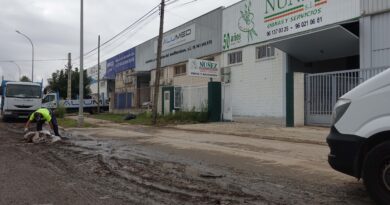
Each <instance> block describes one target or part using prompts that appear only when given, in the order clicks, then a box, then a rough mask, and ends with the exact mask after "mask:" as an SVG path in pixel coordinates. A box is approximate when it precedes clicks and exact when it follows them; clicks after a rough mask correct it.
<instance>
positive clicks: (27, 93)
mask: <svg viewBox="0 0 390 205" xmlns="http://www.w3.org/2000/svg"><path fill="white" fill-rule="evenodd" d="M41 93H42V92H41V86H36V85H18V84H8V85H7V87H6V93H5V95H6V96H7V97H10V98H41Z"/></svg>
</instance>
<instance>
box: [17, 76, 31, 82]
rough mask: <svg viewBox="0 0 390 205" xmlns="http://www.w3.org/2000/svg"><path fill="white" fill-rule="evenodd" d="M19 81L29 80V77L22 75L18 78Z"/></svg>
mask: <svg viewBox="0 0 390 205" xmlns="http://www.w3.org/2000/svg"><path fill="white" fill-rule="evenodd" d="M20 81H21V82H31V80H30V78H28V77H27V76H25V75H24V76H22V77H21V78H20Z"/></svg>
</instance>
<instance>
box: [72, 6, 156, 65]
mask: <svg viewBox="0 0 390 205" xmlns="http://www.w3.org/2000/svg"><path fill="white" fill-rule="evenodd" d="M159 6H160V4H158V5H157V6H155V7H153V8H152V9H151V10H150V11H148V12H147V13H146V14H145V15H143V16H142V17H141V18H139V19H137V20H136V21H135V22H134V23H132V24H130V25H129V26H128V27H126V28H125V29H123V30H122V31H120V32H119V33H117V34H116V35H114V36H113V37H111V38H110V39H108V40H107V41H105V42H104V43H102V44H101V47H103V46H105V45H106V44H108V43H109V42H111V41H113V40H114V39H116V38H117V37H119V36H121V35H122V34H123V33H125V32H126V31H128V30H129V29H131V28H132V27H133V26H135V25H137V24H138V23H139V22H141V21H142V20H143V19H144V18H145V17H147V16H148V15H149V14H150V13H152V12H154V11H155V10H156V8H159ZM97 49H98V48H97V47H96V48H94V49H92V50H90V51H88V52H87V53H85V54H84V56H86V55H88V54H90V53H92V52H94V51H96V50H97ZM79 58H80V57H78V58H76V59H75V60H77V59H79Z"/></svg>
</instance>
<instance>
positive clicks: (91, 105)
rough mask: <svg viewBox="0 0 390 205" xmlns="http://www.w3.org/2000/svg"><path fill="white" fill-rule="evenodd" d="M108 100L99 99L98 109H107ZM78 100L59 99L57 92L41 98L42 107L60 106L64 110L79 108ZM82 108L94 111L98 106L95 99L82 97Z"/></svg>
mask: <svg viewBox="0 0 390 205" xmlns="http://www.w3.org/2000/svg"><path fill="white" fill-rule="evenodd" d="M108 102H109V101H108V100H107V99H104V98H103V99H100V110H101V111H108ZM79 105H80V100H61V99H60V97H59V94H58V93H49V94H47V95H45V96H44V97H43V99H42V107H45V108H49V109H52V110H55V109H57V108H58V107H60V106H62V107H64V108H65V109H66V112H76V111H77V110H78V109H79ZM83 108H84V111H85V112H89V113H96V112H97V108H98V101H97V100H95V99H84V101H83Z"/></svg>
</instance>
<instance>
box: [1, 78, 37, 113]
mask: <svg viewBox="0 0 390 205" xmlns="http://www.w3.org/2000/svg"><path fill="white" fill-rule="evenodd" d="M1 90H2V91H1V98H2V99H1V115H2V116H3V120H7V119H10V118H28V116H29V115H30V114H31V113H32V112H34V111H35V110H37V109H39V108H41V105H42V103H41V99H42V84H41V83H33V82H11V81H3V82H2V85H1Z"/></svg>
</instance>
